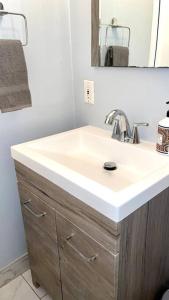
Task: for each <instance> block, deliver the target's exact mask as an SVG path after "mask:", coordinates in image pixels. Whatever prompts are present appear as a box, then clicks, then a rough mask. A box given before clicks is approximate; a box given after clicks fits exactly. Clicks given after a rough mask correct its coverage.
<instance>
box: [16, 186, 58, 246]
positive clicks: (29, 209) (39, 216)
mask: <svg viewBox="0 0 169 300" xmlns="http://www.w3.org/2000/svg"><path fill="white" fill-rule="evenodd" d="M18 189H19V194H20V200H21V205H22V212H23V215H24V217H25V218H27V220H29V222H30V223H32V224H34V226H36V228H39V230H42V231H43V232H45V233H47V234H48V235H49V236H50V237H51V238H52V239H54V240H55V241H56V239H57V236H56V220H55V218H56V217H55V210H54V209H52V208H50V207H49V206H47V205H46V204H45V203H44V202H43V201H41V199H40V198H39V197H37V196H36V195H34V194H33V193H31V192H30V191H29V189H28V188H26V187H25V185H23V184H20V183H18Z"/></svg>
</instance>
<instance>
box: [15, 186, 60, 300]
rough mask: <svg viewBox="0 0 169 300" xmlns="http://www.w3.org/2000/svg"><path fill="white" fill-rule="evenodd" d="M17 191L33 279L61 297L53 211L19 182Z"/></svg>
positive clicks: (56, 297)
mask: <svg viewBox="0 0 169 300" xmlns="http://www.w3.org/2000/svg"><path fill="white" fill-rule="evenodd" d="M19 192H20V198H21V205H22V213H23V218H24V225H25V231H26V239H27V244H28V252H29V259H30V267H31V272H32V277H33V281H34V282H37V283H38V284H40V285H42V286H43V287H44V288H45V289H46V290H47V291H48V293H49V294H50V295H51V296H52V297H53V299H54V300H61V299H62V294H61V283H60V265H59V255H58V246H57V234H56V215H55V211H54V210H53V209H51V208H49V207H48V206H47V205H46V204H45V203H44V202H43V201H41V200H40V199H39V198H38V197H36V196H35V195H34V194H32V193H31V192H30V191H29V190H28V189H26V188H25V186H24V185H22V184H19Z"/></svg>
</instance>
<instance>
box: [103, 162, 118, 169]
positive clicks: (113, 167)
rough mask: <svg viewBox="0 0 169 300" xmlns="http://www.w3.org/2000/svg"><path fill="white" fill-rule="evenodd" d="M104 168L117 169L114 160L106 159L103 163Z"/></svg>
mask: <svg viewBox="0 0 169 300" xmlns="http://www.w3.org/2000/svg"><path fill="white" fill-rule="evenodd" d="M104 169H105V170H107V171H115V170H117V165H116V163H115V162H112V161H108V162H105V163H104Z"/></svg>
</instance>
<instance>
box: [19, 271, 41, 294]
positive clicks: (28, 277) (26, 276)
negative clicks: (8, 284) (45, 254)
mask: <svg viewBox="0 0 169 300" xmlns="http://www.w3.org/2000/svg"><path fill="white" fill-rule="evenodd" d="M22 276H23V278H24V279H25V280H26V281H27V283H28V284H29V285H30V286H31V288H32V289H33V290H34V292H35V293H36V295H37V296H38V297H39V298H43V297H44V296H45V295H46V294H47V293H46V291H45V290H44V289H43V288H42V287H39V288H38V289H37V288H35V286H34V285H33V283H32V276H31V271H30V270H28V271H26V272H25V273H24V274H23V275H22Z"/></svg>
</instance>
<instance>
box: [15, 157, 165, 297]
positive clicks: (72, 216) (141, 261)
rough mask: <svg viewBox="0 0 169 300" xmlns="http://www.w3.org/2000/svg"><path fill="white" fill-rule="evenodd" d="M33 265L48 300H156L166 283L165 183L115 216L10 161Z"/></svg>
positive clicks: (35, 277)
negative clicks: (126, 213) (126, 212)
mask: <svg viewBox="0 0 169 300" xmlns="http://www.w3.org/2000/svg"><path fill="white" fill-rule="evenodd" d="M15 167H16V173H17V180H18V188H19V194H20V199H21V207H22V213H23V218H24V224H25V231H26V238H27V244H28V252H29V259H30V268H31V272H32V277H33V282H34V284H35V285H38V284H39V285H42V286H43V287H44V288H45V289H46V290H47V292H48V293H49V294H50V295H51V296H52V298H53V300H61V299H63V300H124V299H125V300H143V299H144V300H159V299H161V298H160V297H161V294H162V292H163V291H164V289H166V288H167V287H169V250H168V249H169V226H168V220H169V190H168V189H167V190H165V191H164V192H162V193H161V194H159V195H158V196H157V197H155V198H154V199H152V200H151V201H150V202H148V203H147V204H145V205H144V206H143V207H141V208H140V209H138V210H137V211H135V212H134V213H133V214H131V215H130V216H128V217H127V218H126V219H124V220H123V221H122V222H120V223H115V222H113V221H111V220H109V219H107V218H106V217H104V216H103V215H101V214H100V213H98V212H96V211H95V210H94V209H92V208H91V207H88V206H87V205H85V204H84V203H83V202H81V201H80V200H78V199H76V198H75V197H73V196H71V195H70V194H68V193H67V192H65V191H63V190H62V189H60V188H59V187H58V186H56V185H54V184H53V183H51V182H49V181H48V180H46V179H45V178H43V177H42V176H40V175H38V174H36V173H35V172H33V171H31V170H30V169H28V168H27V167H25V166H23V165H21V164H20V163H18V162H15Z"/></svg>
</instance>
